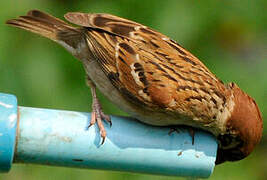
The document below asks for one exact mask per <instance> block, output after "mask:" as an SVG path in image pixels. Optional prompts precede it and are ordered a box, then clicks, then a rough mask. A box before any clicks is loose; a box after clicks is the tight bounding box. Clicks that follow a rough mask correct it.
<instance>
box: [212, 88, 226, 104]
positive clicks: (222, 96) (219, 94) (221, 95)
mask: <svg viewBox="0 0 267 180" xmlns="http://www.w3.org/2000/svg"><path fill="white" fill-rule="evenodd" d="M213 92H214V93H215V94H216V95H217V96H218V97H219V98H221V99H222V100H223V105H224V104H225V103H226V98H225V97H224V95H223V94H222V93H220V92H219V91H217V90H216V89H213Z"/></svg>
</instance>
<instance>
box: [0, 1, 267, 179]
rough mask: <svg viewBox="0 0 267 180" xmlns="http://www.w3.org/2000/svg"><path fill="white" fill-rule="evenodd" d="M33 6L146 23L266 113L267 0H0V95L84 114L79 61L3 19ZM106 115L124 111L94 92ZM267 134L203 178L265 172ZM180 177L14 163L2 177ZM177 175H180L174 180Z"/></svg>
mask: <svg viewBox="0 0 267 180" xmlns="http://www.w3.org/2000/svg"><path fill="white" fill-rule="evenodd" d="M30 9H39V10H43V11H46V12H48V13H51V14H52V15H54V16H56V17H59V18H63V15H64V13H66V12H69V11H82V12H104V13H111V14H115V15H118V16H122V17H124V18H128V19H131V20H134V21H137V22H140V23H142V24H145V25H147V26H150V27H152V28H154V29H156V30H158V31H160V32H162V33H164V34H166V35H168V36H169V37H171V38H172V39H174V40H176V41H178V42H179V43H180V44H182V45H183V46H184V47H185V48H186V49H188V50H190V51H191V52H192V53H193V54H194V55H196V56H197V57H199V59H201V60H202V61H203V62H204V63H205V64H206V65H207V67H208V68H209V69H210V70H211V71H212V72H214V73H215V74H216V75H217V77H219V78H220V79H222V80H223V81H224V82H230V81H233V82H236V83H237V84H238V85H239V86H240V87H241V88H242V89H243V90H244V91H245V92H247V93H248V94H250V95H251V96H252V97H254V98H255V100H256V102H257V103H258V105H259V107H260V109H261V112H262V114H263V119H264V120H265V124H266V123H267V122H266V116H267V105H266V100H267V56H266V55H267V48H266V45H267V14H266V10H267V1H265V0H255V1H252V0H242V1H241V0H232V1H218V0H206V1H196V0H179V1H178V0H177V1H176V0H164V1H163V0H157V1H156V0H142V1H140V0H139V1H138V0H136V1H133V0H128V1H126V0H116V1H115V0H114V1H107V0H106V1H104V0H76V1H74V0H73V1H71V0H9V1H1V2H0V14H1V16H0V22H1V24H0V92H3V93H11V94H15V95H16V96H17V98H18V101H19V105H21V106H31V107H41V108H55V109H65V110H75V111H91V107H90V102H91V95H90V91H89V89H88V88H87V87H86V85H85V80H84V77H85V73H84V70H83V68H82V65H81V64H80V62H78V61H77V60H76V59H74V57H72V56H71V55H70V54H69V53H68V52H67V51H65V50H64V49H63V48H62V47H60V46H59V45H57V44H56V43H54V42H52V41H49V40H47V39H45V38H41V37H39V36H37V35H34V34H32V33H29V32H25V31H23V30H19V29H17V28H12V27H8V26H6V25H5V24H4V22H5V21H6V20H7V19H10V18H14V17H17V16H19V15H24V14H26V12H27V11H28V10H30ZM99 97H100V100H101V101H102V104H103V108H104V110H105V112H106V113H108V114H117V115H118V114H123V112H121V111H120V110H119V108H116V107H114V105H112V104H111V103H110V102H109V101H108V100H107V99H106V98H104V97H103V96H101V95H100V93H99ZM266 170H267V134H266V128H265V130H264V134H263V139H262V141H261V143H260V145H259V146H258V147H257V148H256V149H255V151H254V152H253V153H252V154H251V155H250V156H249V157H248V158H246V159H245V160H242V161H240V162H235V163H225V164H222V165H220V166H217V167H216V168H215V170H214V173H213V174H212V176H211V178H210V179H226V180H227V179H231V180H232V179H235V180H239V179H240V180H241V179H242V180H244V179H254V180H255V179H256V180H263V179H266V177H267V172H266ZM95 178H97V179H109V180H110V179H118V180H120V179H127V180H141V179H148V180H149V179H153V180H154V179H155V180H157V179H180V178H176V177H163V176H152V175H143V174H131V173H122V172H107V171H100V170H83V169H72V168H62V167H48V166H37V165H24V164H15V165H13V167H12V169H11V171H10V172H9V173H8V174H0V179H4V180H13V179H14V180H16V179H21V180H24V179H27V180H35V179H38V180H42V179H46V180H47V179H48V180H49V179H95ZM181 179H182V178H181Z"/></svg>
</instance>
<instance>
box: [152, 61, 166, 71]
mask: <svg viewBox="0 0 267 180" xmlns="http://www.w3.org/2000/svg"><path fill="white" fill-rule="evenodd" d="M149 62H150V63H151V64H153V65H155V66H156V68H157V69H158V70H160V71H163V72H165V73H167V72H166V71H165V70H164V69H163V68H162V67H160V65H159V64H157V63H156V62H153V61H149Z"/></svg>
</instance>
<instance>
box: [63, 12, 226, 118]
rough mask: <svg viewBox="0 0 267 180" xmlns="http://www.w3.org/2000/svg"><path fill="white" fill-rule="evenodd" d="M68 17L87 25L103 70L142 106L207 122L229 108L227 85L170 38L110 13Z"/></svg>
mask: <svg viewBox="0 0 267 180" xmlns="http://www.w3.org/2000/svg"><path fill="white" fill-rule="evenodd" d="M64 17H65V18H66V19H67V20H68V21H70V22H71V23H74V24H77V25H81V26H83V27H85V28H87V30H88V39H89V41H90V43H91V44H93V45H92V46H91V47H93V49H91V51H94V52H95V56H96V57H97V59H98V60H99V63H100V65H101V67H102V70H103V71H104V72H105V74H106V75H107V77H109V79H110V80H111V82H112V83H113V85H114V86H115V87H116V88H117V89H118V90H119V91H120V92H121V93H122V94H124V95H125V96H126V97H128V98H130V99H132V100H133V99H135V100H136V102H137V103H138V104H143V105H145V106H146V107H147V108H150V107H154V108H155V107H158V108H159V109H165V110H166V111H172V112H178V113H179V114H185V115H188V116H191V117H197V118H200V119H202V120H203V119H205V120H210V119H212V118H214V116H215V115H216V114H218V111H220V110H221V109H223V106H224V105H225V98H223V97H225V96H226V94H223V93H222V92H226V91H225V86H224V85H223V83H222V82H221V81H220V80H219V79H217V78H216V77H215V75H213V74H212V73H211V72H210V71H209V70H208V68H207V67H206V66H205V65H204V64H203V63H202V62H201V61H200V60H199V59H197V58H196V57H195V56H193V55H192V54H191V53H190V52H188V51H187V50H186V49H184V48H183V47H181V46H180V45H179V44H178V43H176V42H175V41H173V40H171V39H170V38H168V37H167V36H165V35H163V34H161V33H159V32H157V31H155V30H152V29H150V28H148V27H146V26H144V25H141V24H139V23H136V22H133V21H130V20H126V19H123V18H120V17H117V16H113V15H109V14H84V13H67V14H66V15H65V16H64ZM95 46H96V47H95ZM204 112H205V113H204ZM215 118H216V117H215Z"/></svg>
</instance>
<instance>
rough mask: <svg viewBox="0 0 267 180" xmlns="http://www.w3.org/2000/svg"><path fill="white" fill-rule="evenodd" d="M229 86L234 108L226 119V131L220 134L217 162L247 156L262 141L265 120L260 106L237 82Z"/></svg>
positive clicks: (236, 159)
mask: <svg viewBox="0 0 267 180" xmlns="http://www.w3.org/2000/svg"><path fill="white" fill-rule="evenodd" d="M228 87H229V88H230V89H231V91H232V94H233V96H234V98H233V100H234V103H235V105H234V109H233V111H232V113H231V116H230V117H229V118H228V119H227V121H226V133H225V134H222V135H219V137H218V140H219V142H220V145H219V149H218V152H217V159H216V164H220V163H223V162H225V161H238V160H241V159H243V158H245V157H247V156H248V155H249V154H250V153H251V152H252V151H253V149H254V147H255V146H256V145H257V144H258V143H259V142H260V139H261V136H262V131H263V122H262V116H261V113H260V111H259V108H258V106H257V104H256V102H255V101H254V99H252V98H251V97H250V96H248V95H247V94H246V93H244V92H243V91H242V90H241V89H240V88H239V87H238V86H237V85H236V84H234V83H230V84H229V85H228Z"/></svg>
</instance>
